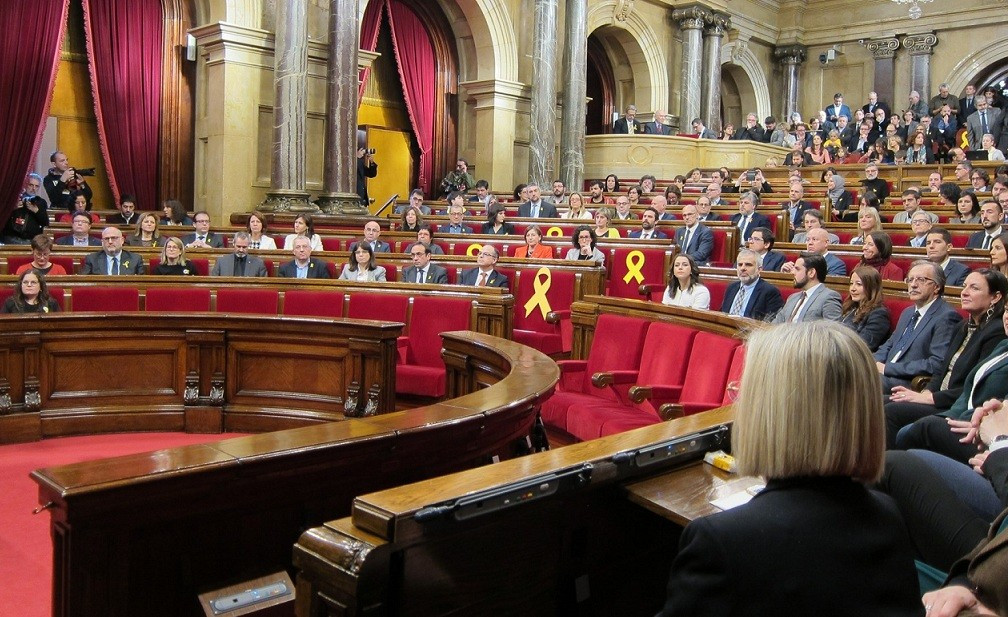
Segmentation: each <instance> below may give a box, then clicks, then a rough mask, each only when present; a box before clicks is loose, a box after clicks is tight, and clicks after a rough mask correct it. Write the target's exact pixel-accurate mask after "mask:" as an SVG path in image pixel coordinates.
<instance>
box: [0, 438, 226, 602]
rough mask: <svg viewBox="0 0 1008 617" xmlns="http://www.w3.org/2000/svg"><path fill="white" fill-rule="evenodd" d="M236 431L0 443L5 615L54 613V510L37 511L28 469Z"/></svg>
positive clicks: (0, 568)
mask: <svg viewBox="0 0 1008 617" xmlns="http://www.w3.org/2000/svg"><path fill="white" fill-rule="evenodd" d="M236 436H237V435H233V434H227V435H189V434H185V433H132V434H119V435H95V436H89V437H66V438H62V439H48V440H44V441H37V442H33V443H26V444H19V445H14V446H0V581H3V583H0V616H4V617H6V616H7V615H10V616H14V615H17V616H18V617H46V616H48V615H50V614H51V613H52V611H51V605H50V602H51V600H50V595H51V587H52V545H51V543H50V540H49V514H48V513H46V512H43V513H42V514H38V515H35V516H33V515H32V513H31V511H32V510H33V509H35V508H36V507H38V505H39V504H38V487H37V485H36V484H35V483H34V482H32V481H31V479H30V478H29V477H28V474H29V473H31V472H32V471H34V470H35V469H39V468H42V467H53V466H56V465H65V464H68V463H77V462H80V461H87V460H93V459H97V458H107V457H110V456H120V455H123V454H135V453H137V452H150V451H152V450H160V449H163V448H173V447H175V446H183V445H188V444H194V443H205V442H208V441H219V440H221V439H226V438H229V437H236Z"/></svg>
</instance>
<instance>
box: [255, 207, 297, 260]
mask: <svg viewBox="0 0 1008 617" xmlns="http://www.w3.org/2000/svg"><path fill="white" fill-rule="evenodd" d="M245 230H246V231H247V232H249V238H250V239H249V248H250V249H252V250H253V251H275V250H276V241H274V240H273V238H271V237H269V236H267V235H266V217H265V216H263V213H262V212H259V211H258V210H255V211H253V212H252V214H250V215H249V218H248V223H246V224H245ZM291 243H292V246H293V240H292V241H291Z"/></svg>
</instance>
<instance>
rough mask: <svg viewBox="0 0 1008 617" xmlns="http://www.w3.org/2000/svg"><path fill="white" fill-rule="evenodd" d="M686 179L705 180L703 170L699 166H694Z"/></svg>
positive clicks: (696, 181) (689, 180)
mask: <svg viewBox="0 0 1008 617" xmlns="http://www.w3.org/2000/svg"><path fill="white" fill-rule="evenodd" d="M686 181H687V182H692V183H698V182H703V172H702V171H700V168H699V167H694V168H693V169H691V170H689V173H688V174H686Z"/></svg>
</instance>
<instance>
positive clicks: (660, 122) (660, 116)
mask: <svg viewBox="0 0 1008 617" xmlns="http://www.w3.org/2000/svg"><path fill="white" fill-rule="evenodd" d="M665 117H666V116H665V111H664V110H662V109H659V110H658V111H656V112H654V120H652V121H651V122H648V123H647V124H645V125H644V132H645V133H647V134H648V135H671V134H672V129H671V128H669V126H668V125H667V124H665Z"/></svg>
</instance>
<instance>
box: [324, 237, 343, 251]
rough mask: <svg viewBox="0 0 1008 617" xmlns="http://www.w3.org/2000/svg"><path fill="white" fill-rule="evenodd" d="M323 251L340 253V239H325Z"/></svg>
mask: <svg viewBox="0 0 1008 617" xmlns="http://www.w3.org/2000/svg"><path fill="white" fill-rule="evenodd" d="M322 250H323V251H338V250H340V241H339V238H332V237H323V238H322Z"/></svg>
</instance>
